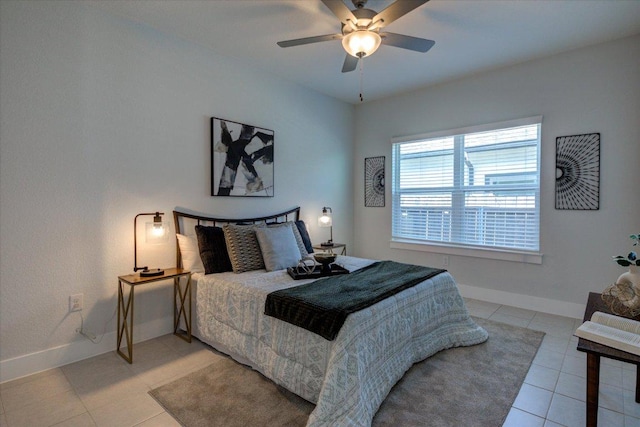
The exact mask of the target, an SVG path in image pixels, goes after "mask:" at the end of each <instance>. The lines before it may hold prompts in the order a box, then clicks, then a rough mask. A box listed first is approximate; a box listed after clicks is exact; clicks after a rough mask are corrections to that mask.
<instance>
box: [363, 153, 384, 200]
mask: <svg viewBox="0 0 640 427" xmlns="http://www.w3.org/2000/svg"><path fill="white" fill-rule="evenodd" d="M364 205H365V206H366V207H384V156H379V157H367V158H365V159H364Z"/></svg>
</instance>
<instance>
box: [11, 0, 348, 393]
mask: <svg viewBox="0 0 640 427" xmlns="http://www.w3.org/2000/svg"><path fill="white" fill-rule="evenodd" d="M0 7H1V9H0V12H1V13H0V16H1V21H0V54H1V61H0V92H1V94H2V96H1V100H0V111H1V115H0V122H1V123H0V124H1V126H0V141H1V146H0V154H1V155H0V209H1V212H0V235H1V239H0V241H1V246H0V250H1V259H0V274H1V275H0V293H1V294H0V297H1V298H0V324H1V330H2V332H1V335H0V361H1V362H0V381H4V380H7V379H11V378H15V377H18V376H21V375H26V374H28V373H31V372H33V371H37V370H40V369H46V368H49V367H51V366H55V365H59V364H64V363H68V362H69V361H72V360H75V359H79V358H82V357H88V356H91V355H94V354H97V353H100V352H103V351H107V350H113V349H114V348H115V337H114V333H113V331H115V319H114V318H113V314H114V313H115V308H116V291H117V276H118V275H123V274H129V273H131V272H132V268H133V237H132V229H133V218H134V216H135V215H136V214H137V213H140V212H149V211H156V210H160V211H163V212H165V213H166V214H167V219H168V220H170V221H172V218H171V211H172V210H173V209H174V208H176V207H184V208H188V209H191V210H195V211H200V212H206V213H215V214H219V215H223V216H234V215H240V216H251V215H255V214H268V213H275V212H278V211H281V210H284V209H288V208H291V207H293V206H296V205H300V206H302V215H303V219H304V220H306V222H307V224H308V225H309V227H310V231H311V235H312V238H314V237H315V238H314V240H315V241H316V242H319V241H321V240H324V239H326V238H327V236H326V230H319V229H317V227H316V218H317V216H318V215H319V214H320V210H321V207H322V206H331V207H332V208H333V211H334V221H335V223H334V233H335V235H336V240H340V241H345V242H346V243H348V244H351V242H352V232H351V227H350V226H351V218H352V200H353V193H352V187H351V186H348V185H345V183H347V182H351V180H352V171H351V164H352V163H353V153H352V140H353V127H352V122H353V114H354V111H353V107H352V106H350V105H348V104H345V103H342V102H339V101H336V100H334V99H332V98H328V97H325V96H321V95H318V94H316V93H314V92H312V91H310V90H307V89H304V88H302V87H299V86H296V85H293V84H291V83H289V82H286V81H284V80H281V79H279V78H276V77H274V76H271V75H268V74H265V73H261V72H259V71H257V70H253V69H251V68H250V67H247V66H245V65H241V64H239V63H236V62H234V61H233V60H231V59H229V58H226V57H221V56H218V55H216V54H214V53H212V52H210V51H208V50H206V49H204V48H201V47H199V46H195V45H193V44H189V43H187V42H185V41H182V40H180V39H177V38H173V37H170V36H166V35H163V34H160V33H158V32H156V31H155V30H152V29H150V28H147V27H143V26H140V25H137V24H133V23H130V22H128V21H124V20H121V19H119V18H115V17H112V16H110V15H107V14H105V13H103V12H99V11H96V10H94V9H92V8H91V7H89V6H88V5H87V4H86V3H83V2H78V3H69V2H61V1H56V2H41V1H15V2H14V1H4V0H3V1H2V2H1V3H0ZM211 116H216V117H222V118H227V119H230V120H236V121H240V122H243V123H250V124H254V125H256V126H260V127H265V128H268V129H273V130H274V131H275V197H273V198H260V199H253V198H252V199H249V198H216V197H211V196H209V193H210V188H209V182H210V178H209V173H210V161H209V156H210V146H209V144H210V129H209V126H210V125H209V119H210V117H211ZM326 170H331V171H332V174H331V175H327V174H325V173H324V171H326ZM318 182H322V185H312V184H313V183H318ZM174 244H175V243H174V242H173V241H172V242H171V244H169V245H167V246H166V247H163V248H161V249H160V250H151V248H145V247H144V246H142V247H141V248H139V250H140V253H139V257H140V264H143V265H144V264H149V265H151V266H172V265H174V263H175V249H174V248H175V246H174ZM75 293H83V294H84V307H85V308H84V310H83V312H82V314H83V316H84V322H85V327H87V328H88V329H89V330H91V331H92V332H94V333H97V334H101V333H102V332H103V331H106V332H107V335H106V336H105V338H104V339H103V341H102V342H101V343H100V344H97V345H94V344H91V343H90V342H88V341H87V340H86V339H84V338H82V337H81V336H80V335H78V334H76V333H75V330H76V328H78V327H79V326H80V321H81V319H80V315H79V314H78V313H73V314H68V297H69V295H71V294H75ZM171 297H172V289H171V286H170V283H164V284H161V285H157V286H153V285H149V286H145V287H141V288H140V289H138V291H137V292H136V307H135V315H136V319H135V325H136V329H135V339H136V340H140V339H144V338H149V337H152V336H156V335H160V334H164V333H168V332H170V330H171V321H172V317H171V316H172V312H171V310H172V305H171Z"/></svg>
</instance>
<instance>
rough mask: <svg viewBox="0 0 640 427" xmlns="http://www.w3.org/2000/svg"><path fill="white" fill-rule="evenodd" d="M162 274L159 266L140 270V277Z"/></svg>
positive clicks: (162, 271)
mask: <svg viewBox="0 0 640 427" xmlns="http://www.w3.org/2000/svg"><path fill="white" fill-rule="evenodd" d="M163 274H164V270H162V269H161V268H153V269H151V270H142V271H141V272H140V277H153V276H162V275H163Z"/></svg>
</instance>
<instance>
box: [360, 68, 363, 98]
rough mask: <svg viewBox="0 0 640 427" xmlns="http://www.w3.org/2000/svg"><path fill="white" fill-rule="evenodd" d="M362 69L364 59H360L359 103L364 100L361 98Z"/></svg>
mask: <svg viewBox="0 0 640 427" xmlns="http://www.w3.org/2000/svg"><path fill="white" fill-rule="evenodd" d="M363 68H364V58H360V102H363V101H364V98H363V97H362V75H363V74H364V73H363Z"/></svg>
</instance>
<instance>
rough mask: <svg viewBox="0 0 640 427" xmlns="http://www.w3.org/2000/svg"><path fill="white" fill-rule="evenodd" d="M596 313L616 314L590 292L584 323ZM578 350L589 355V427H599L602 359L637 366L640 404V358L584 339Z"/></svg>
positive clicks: (580, 341)
mask: <svg viewBox="0 0 640 427" xmlns="http://www.w3.org/2000/svg"><path fill="white" fill-rule="evenodd" d="M596 311H601V312H603V313H609V314H614V313H612V312H611V310H609V308H608V307H607V306H606V305H605V303H604V301H602V294H599V293H595V292H590V293H589V300H588V301H587V308H586V309H585V311H584V321H585V322H586V321H587V320H591V315H592V314H593V313H595V312H596ZM578 350H579V351H584V352H585V353H587V427H597V425H598V392H599V388H600V357H608V358H609V359H615V360H620V361H622V362H627V363H633V364H634V365H636V402H637V403H640V356H636V355H635V354H632V353H627V352H626V351H622V350H618V349H615V348H613V347H608V346H606V345H603V344H599V343H597V342H594V341H589V340H586V339H584V338H579V339H578Z"/></svg>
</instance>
